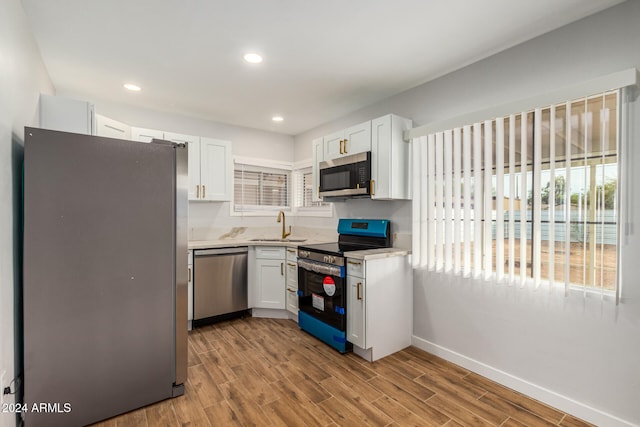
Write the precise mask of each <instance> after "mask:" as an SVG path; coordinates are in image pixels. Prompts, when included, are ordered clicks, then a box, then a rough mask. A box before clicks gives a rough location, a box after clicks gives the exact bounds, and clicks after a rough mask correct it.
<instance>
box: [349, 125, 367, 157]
mask: <svg viewBox="0 0 640 427" xmlns="http://www.w3.org/2000/svg"><path fill="white" fill-rule="evenodd" d="M363 151H371V121H367V122H364V123H360V124H359V125H355V126H351V127H350V128H348V129H345V131H344V142H343V143H342V153H343V154H356V153H362V152H363Z"/></svg>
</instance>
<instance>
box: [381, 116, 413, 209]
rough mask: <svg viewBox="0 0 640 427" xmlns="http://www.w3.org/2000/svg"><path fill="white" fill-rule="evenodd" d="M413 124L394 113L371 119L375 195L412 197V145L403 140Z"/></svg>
mask: <svg viewBox="0 0 640 427" xmlns="http://www.w3.org/2000/svg"><path fill="white" fill-rule="evenodd" d="M411 126H412V121H411V120H409V119H405V118H403V117H399V116H396V115H395V114H388V115H386V116H383V117H380V118H378V119H375V120H372V121H371V181H372V189H373V194H372V195H371V198H372V199H381V200H384V199H405V200H407V199H411V146H410V144H408V143H406V142H405V141H404V140H403V133H404V131H405V130H408V129H411Z"/></svg>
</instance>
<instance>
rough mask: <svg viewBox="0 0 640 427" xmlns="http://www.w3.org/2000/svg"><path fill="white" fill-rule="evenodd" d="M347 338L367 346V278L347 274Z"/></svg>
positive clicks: (359, 345) (356, 343)
mask: <svg viewBox="0 0 640 427" xmlns="http://www.w3.org/2000/svg"><path fill="white" fill-rule="evenodd" d="M347 289H348V290H347V307H348V308H349V309H348V310H347V340H348V341H349V342H351V343H353V344H354V345H357V346H358V347H360V348H367V347H366V346H367V340H366V335H365V334H366V318H365V314H366V310H365V294H366V292H365V280H364V279H363V278H360V277H355V276H347Z"/></svg>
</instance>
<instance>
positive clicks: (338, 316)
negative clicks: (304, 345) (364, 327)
mask: <svg viewBox="0 0 640 427" xmlns="http://www.w3.org/2000/svg"><path fill="white" fill-rule="evenodd" d="M345 282H346V281H345V275H344V268H343V267H337V266H332V265H329V264H324V263H320V262H315V261H310V260H307V259H299V260H298V309H299V310H300V311H304V312H305V313H307V314H309V315H310V316H313V317H315V318H316V319H318V320H320V321H322V322H324V323H326V324H328V325H330V326H333V327H334V328H336V329H339V330H341V331H346V324H347V313H346V310H347V307H346V305H347V297H346V290H345Z"/></svg>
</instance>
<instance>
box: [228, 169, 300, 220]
mask: <svg viewBox="0 0 640 427" xmlns="http://www.w3.org/2000/svg"><path fill="white" fill-rule="evenodd" d="M290 175H291V172H290V171H288V170H285V169H277V168H268V167H260V166H254V165H247V164H242V163H236V164H235V169H234V180H233V195H234V211H235V212H256V211H272V210H274V211H278V210H281V209H287V208H289V206H290V204H289V192H290V183H289V181H290V178H291V177H290Z"/></svg>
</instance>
